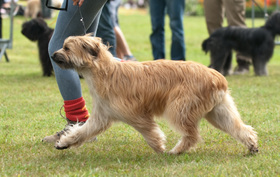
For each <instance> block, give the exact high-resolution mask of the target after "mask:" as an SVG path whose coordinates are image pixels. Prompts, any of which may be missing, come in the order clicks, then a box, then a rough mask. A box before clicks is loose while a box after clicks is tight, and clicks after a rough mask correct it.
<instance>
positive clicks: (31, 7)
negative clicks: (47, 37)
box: [24, 0, 63, 18]
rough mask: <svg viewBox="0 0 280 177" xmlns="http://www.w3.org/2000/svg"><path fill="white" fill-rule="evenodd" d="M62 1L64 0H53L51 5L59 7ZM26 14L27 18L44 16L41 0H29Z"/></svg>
mask: <svg viewBox="0 0 280 177" xmlns="http://www.w3.org/2000/svg"><path fill="white" fill-rule="evenodd" d="M44 2H45V1H44ZM62 2H63V1H62V0H52V1H51V6H53V7H57V8H59V7H61V4H62ZM24 16H25V18H30V17H31V18H37V17H42V5H41V0H27V4H26V8H25V11H24Z"/></svg>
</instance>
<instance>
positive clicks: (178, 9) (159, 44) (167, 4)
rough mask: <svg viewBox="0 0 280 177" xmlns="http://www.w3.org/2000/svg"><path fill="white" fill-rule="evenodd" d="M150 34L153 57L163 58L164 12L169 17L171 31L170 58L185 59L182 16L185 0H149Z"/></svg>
mask: <svg viewBox="0 0 280 177" xmlns="http://www.w3.org/2000/svg"><path fill="white" fill-rule="evenodd" d="M149 2H150V14H151V23H152V34H151V36H150V40H151V44H152V50H153V57H154V59H164V58H165V37H164V35H165V32H164V24H165V14H166V13H167V14H168V16H169V19H170V24H169V25H170V28H171V31H172V43H171V59H172V60H185V58H186V57H185V55H186V47H185V40H184V29H183V16H184V10H185V0H150V1H149Z"/></svg>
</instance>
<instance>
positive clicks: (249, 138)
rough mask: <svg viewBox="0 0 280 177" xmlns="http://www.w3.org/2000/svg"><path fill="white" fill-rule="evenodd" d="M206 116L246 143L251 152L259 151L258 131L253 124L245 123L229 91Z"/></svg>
mask: <svg viewBox="0 0 280 177" xmlns="http://www.w3.org/2000/svg"><path fill="white" fill-rule="evenodd" d="M205 118H206V119H207V120H208V121H209V122H210V123H211V124H212V125H214V126H215V127H216V128H218V129H220V130H222V131H224V132H226V133H228V134H230V135H231V136H232V137H234V138H235V139H237V140H239V141H240V142H241V143H243V144H244V145H246V146H247V147H248V149H249V150H250V151H251V152H258V147H257V133H256V132H255V131H254V130H253V128H252V127H251V126H248V125H245V124H244V123H243V121H242V120H241V118H240V115H239V113H238V111H237V108H236V106H235V104H234V101H233V99H232V97H231V96H230V94H229V93H228V92H226V93H225V95H224V98H223V100H222V101H221V102H220V103H219V104H217V105H216V106H215V107H214V108H213V109H212V110H211V111H210V112H209V113H208V114H207V115H206V116H205Z"/></svg>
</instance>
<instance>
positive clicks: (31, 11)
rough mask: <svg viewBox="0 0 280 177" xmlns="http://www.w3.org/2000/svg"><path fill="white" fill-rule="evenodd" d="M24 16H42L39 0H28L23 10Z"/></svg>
mask: <svg viewBox="0 0 280 177" xmlns="http://www.w3.org/2000/svg"><path fill="white" fill-rule="evenodd" d="M24 16H25V18H29V17H31V18H36V17H42V7H41V1H40V0H28V1H27V4H26V8H25V11H24Z"/></svg>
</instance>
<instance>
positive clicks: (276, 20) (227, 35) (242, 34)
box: [202, 12, 280, 76]
mask: <svg viewBox="0 0 280 177" xmlns="http://www.w3.org/2000/svg"><path fill="white" fill-rule="evenodd" d="M279 34H280V12H275V13H273V14H272V15H271V16H270V18H269V19H268V20H267V21H266V23H265V25H264V26H262V27H260V28H241V27H226V28H220V29H218V30H216V31H215V32H214V33H213V34H211V36H210V37H209V38H208V39H206V40H204V41H203V43H202V49H203V51H205V52H206V53H207V52H208V51H210V53H211V64H210V67H211V68H214V69H216V70H217V71H219V72H220V73H222V74H223V75H227V74H228V73H229V70H230V68H231V60H232V57H231V55H232V50H236V51H238V52H240V53H241V54H243V55H245V56H249V57H252V63H253V66H254V71H255V74H256V75H258V76H263V75H267V74H268V72H267V69H266V65H267V63H268V61H269V59H270V58H271V57H272V55H273V50H274V39H275V36H276V35H279Z"/></svg>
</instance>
